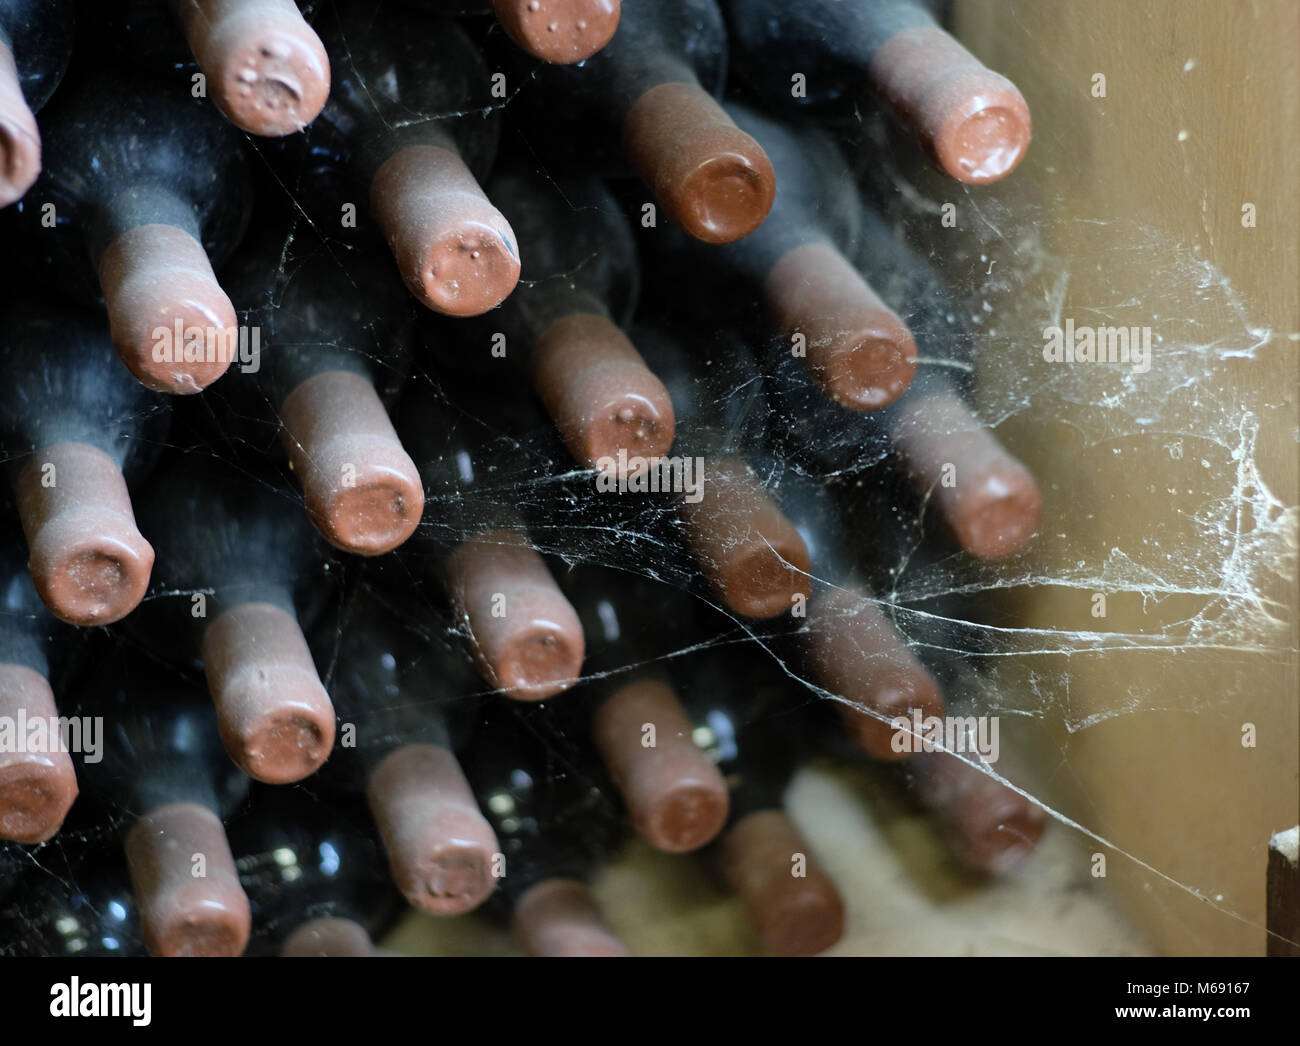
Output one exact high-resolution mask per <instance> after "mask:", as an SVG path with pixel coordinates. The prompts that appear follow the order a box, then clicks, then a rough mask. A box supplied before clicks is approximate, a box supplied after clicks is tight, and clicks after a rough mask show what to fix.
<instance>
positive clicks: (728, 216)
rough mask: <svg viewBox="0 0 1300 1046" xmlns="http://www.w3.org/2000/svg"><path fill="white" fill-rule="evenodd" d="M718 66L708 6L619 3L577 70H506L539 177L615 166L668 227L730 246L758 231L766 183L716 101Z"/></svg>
mask: <svg viewBox="0 0 1300 1046" xmlns="http://www.w3.org/2000/svg"><path fill="white" fill-rule="evenodd" d="M726 64H727V39H726V28H725V26H724V25H723V20H722V14H721V12H720V11H719V10H718V6H717V4H716V2H715V0H679V2H677V3H672V4H664V3H659V2H657V0H626V2H625V3H624V4H623V5H622V13H621V14H620V16H619V25H618V31H617V32H616V33H615V34H614V36H613V38H612V39H611V40H610V41H609V43H608V44H607V45H606V46H605V47H604V49H602V50H601V51H600V52H598V53H597V54H595V55H593V56H592V57H591V58H590V59H588V60H587V61H586V62H584V63H583V64H582V65H581V66H569V65H544V66H541V67H539V68H537V69H534V70H523V69H520V70H519V71H518V74H517V76H516V81H517V83H518V86H519V88H520V90H519V98H518V100H517V102H516V103H515V104H516V105H521V106H522V107H523V109H524V112H523V113H522V114H521V124H520V126H521V131H522V133H523V134H524V136H525V138H526V139H527V141H528V146H529V148H530V150H532V151H535V152H536V153H537V154H539V155H541V156H543V157H545V158H546V159H547V160H548V161H551V160H554V161H555V163H549V164H548V166H551V167H555V166H556V165H557V164H558V165H560V166H568V167H570V168H572V167H574V166H575V165H576V166H579V167H580V168H581V169H582V170H584V171H585V172H599V173H605V174H613V173H621V169H622V167H623V165H624V164H626V165H627V166H629V167H631V168H632V169H633V170H635V171H636V173H637V174H638V175H639V176H640V178H641V180H642V181H643V182H644V183H645V184H646V186H647V187H648V188H649V189H650V191H651V193H652V194H653V195H654V197H655V199H656V200H657V201H658V202H659V205H660V206H661V207H662V208H663V210H664V213H665V214H666V215H667V217H668V218H669V219H670V220H671V221H672V222H673V223H674V224H675V225H677V226H679V227H680V228H681V229H683V230H684V231H685V232H686V233H688V234H689V235H690V236H692V237H694V238H695V239H697V240H702V241H703V242H705V243H731V242H733V241H735V240H739V239H742V238H743V237H745V236H748V235H749V234H750V233H752V232H753V231H754V230H755V229H756V228H758V227H759V226H760V224H762V222H763V220H764V219H765V218H766V217H767V213H768V211H769V210H770V209H771V207H772V195H773V192H774V185H775V182H774V175H773V173H772V164H771V162H770V161H769V160H768V158H767V155H766V154H765V153H764V151H763V148H762V146H761V145H760V144H759V143H757V142H756V141H755V140H754V139H753V138H752V137H751V136H750V135H749V134H746V133H745V132H744V131H743V130H742V129H740V128H738V127H737V126H736V124H735V122H734V121H733V120H732V118H731V117H730V116H729V115H728V114H727V113H726V112H725V111H724V110H723V109H722V107H721V106H720V105H719V104H718V102H717V99H718V98H719V97H721V93H722V88H723V84H724V82H725V80H726ZM533 128H537V129H538V130H537V133H536V134H535V135H534V134H529V131H530V130H531V129H533ZM620 152H621V156H622V157H623V158H624V159H623V160H620V159H619V154H620Z"/></svg>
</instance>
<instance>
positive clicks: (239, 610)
mask: <svg viewBox="0 0 1300 1046" xmlns="http://www.w3.org/2000/svg"><path fill="white" fill-rule="evenodd" d="M295 500H296V499H295V498H294V497H293V496H292V495H290V494H289V493H288V492H287V491H285V490H283V489H281V488H278V487H276V486H274V485H271V484H269V483H266V482H264V481H262V480H261V479H260V478H258V477H257V476H255V475H252V474H249V473H248V472H245V471H241V470H238V469H236V468H235V467H233V466H231V465H227V464H225V463H223V462H220V461H218V460H216V459H197V460H196V458H195V457H194V456H191V455H182V454H177V455H175V456H173V457H171V458H170V459H168V460H167V461H166V462H164V463H163V464H161V465H160V466H159V469H158V471H157V473H156V474H155V476H154V478H153V481H152V482H151V484H150V486H149V487H148V489H147V490H146V491H145V493H144V496H143V497H142V498H141V499H140V518H141V520H142V521H144V522H145V524H146V529H148V530H149V532H150V533H151V534H153V535H154V541H155V545H156V550H157V554H158V559H157V562H156V564H155V567H154V580H153V595H152V597H151V598H150V599H148V600H146V603H145V607H146V608H147V611H148V612H147V613H143V612H142V613H140V614H136V615H133V616H132V617H131V618H130V619H128V621H127V626H128V628H130V630H131V631H132V633H133V634H134V635H135V636H136V637H137V638H138V640H139V641H140V642H141V643H142V644H144V645H146V646H147V647H148V648H149V649H153V650H157V651H158V652H159V653H160V654H161V655H163V656H167V657H170V658H173V659H176V661H177V663H180V664H182V665H191V664H194V663H195V661H196V660H197V661H198V662H201V664H202V667H203V672H204V674H205V676H206V677H207V683H208V690H209V693H211V695H212V700H213V702H214V703H215V704H216V708H217V723H218V727H219V729H220V736H221V740H222V742H223V743H224V744H225V746H226V750H227V751H228V752H229V753H230V758H231V759H233V760H234V761H235V762H236V763H237V764H238V765H239V766H240V767H241V768H242V769H243V770H244V771H245V773H247V774H248V775H249V776H250V777H253V778H256V779H257V780H259V781H265V782H268V783H270V784H286V783H288V782H291V781H298V780H301V779H302V778H304V777H307V776H309V775H310V774H312V773H314V772H315V771H316V769H317V768H318V767H319V766H320V765H321V764H322V763H323V762H324V761H325V760H326V758H327V757H328V756H329V753H330V749H331V748H332V747H333V744H334V709H333V707H332V706H331V704H330V700H329V696H328V695H327V694H326V692H325V687H324V686H323V685H322V683H321V681H320V677H319V676H318V675H317V673H316V667H315V665H314V663H313V662H312V658H311V652H310V650H309V649H308V647H307V641H306V639H305V638H304V637H303V627H302V625H301V624H300V621H302V622H305V623H306V625H307V627H310V625H311V623H312V621H313V620H314V618H315V616H316V615H318V614H319V613H320V612H321V610H322V606H323V602H324V596H325V595H326V594H327V592H328V586H327V584H326V578H325V569H324V565H323V556H322V554H321V552H322V550H321V548H320V545H319V542H318V541H317V540H316V538H315V535H314V532H313V531H312V530H311V528H310V527H309V526H308V525H307V522H306V519H305V518H304V515H303V514H302V513H301V512H300V511H297V510H296V508H297V506H296V505H295Z"/></svg>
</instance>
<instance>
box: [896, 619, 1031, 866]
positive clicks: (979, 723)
mask: <svg viewBox="0 0 1300 1046" xmlns="http://www.w3.org/2000/svg"><path fill="white" fill-rule="evenodd" d="M925 609H926V613H925V614H923V615H920V616H919V617H918V618H917V620H916V622H915V624H914V626H913V631H914V633H915V635H916V638H917V641H918V644H919V645H920V648H921V649H922V651H923V652H922V654H921V657H922V660H923V661H924V662H925V664H926V667H927V669H928V670H929V671H930V672H932V673H933V675H934V677H935V678H936V679H937V680H938V681H939V682H940V684H941V685H942V687H943V690H944V693H945V694H946V695H948V698H949V709H948V715H947V717H946V718H944V719H942V720H939V719H932V720H927V719H924V718H922V717H920V716H914V717H913V728H912V731H911V736H910V737H907V738H905V740H906V741H907V742H910V743H908V744H906V745H903V746H902V747H904V748H905V750H907V751H908V752H910V755H909V756H908V757H907V758H906V759H904V761H903V763H902V764H901V765H902V768H903V771H904V773H905V775H906V779H907V782H908V784H909V786H910V787H911V788H912V790H913V791H914V793H915V794H916V796H917V797H918V798H919V799H920V801H921V803H922V805H923V806H924V807H925V808H926V809H927V810H928V811H929V812H930V813H931V814H932V815H933V816H934V817H935V818H936V819H937V821H938V822H939V825H940V828H941V830H942V832H943V835H944V840H945V842H946V843H947V844H948V846H949V848H950V849H951V850H952V852H953V854H954V856H955V857H956V858H957V859H958V861H960V862H961V863H962V864H963V865H965V866H966V867H967V868H970V869H972V870H974V871H976V872H980V873H983V874H985V875H994V876H996V875H1002V874H1004V873H1006V872H1008V871H1009V870H1010V869H1012V868H1014V867H1015V866H1016V865H1018V864H1019V863H1020V862H1021V861H1023V860H1024V859H1025V858H1026V857H1028V856H1029V854H1030V853H1032V852H1033V850H1034V848H1035V847H1036V846H1037V845H1038V840H1039V839H1040V838H1041V837H1042V834H1043V832H1044V830H1045V829H1046V827H1047V815H1046V812H1045V810H1044V808H1043V807H1042V806H1041V805H1040V804H1039V803H1037V802H1035V801H1034V800H1033V799H1032V798H1031V797H1030V796H1029V794H1028V793H1027V792H1026V791H1025V790H1024V788H1022V787H1021V785H1020V784H1019V783H1018V782H1019V781H1020V779H1021V770H1020V767H1019V766H1018V761H1017V759H1016V755H1015V752H1014V751H1009V750H1008V746H1006V745H1004V744H1003V743H1002V737H1001V722H1000V717H999V715H998V711H997V708H996V699H994V700H990V696H991V695H996V692H997V688H998V685H999V684H998V682H997V680H996V679H994V678H992V677H990V675H988V674H987V673H985V672H983V671H981V664H982V663H987V659H986V658H985V659H982V655H986V654H988V653H989V652H991V650H992V644H991V643H989V642H988V641H987V639H986V638H985V637H984V635H983V633H982V630H981V629H980V628H979V626H974V627H972V626H971V625H970V624H969V622H970V620H971V609H972V608H971V607H970V606H969V603H968V602H966V601H964V600H962V599H961V598H960V597H958V596H956V595H951V594H949V595H944V596H942V597H940V598H938V599H933V600H928V601H927V602H926V604H925ZM900 725H901V724H900Z"/></svg>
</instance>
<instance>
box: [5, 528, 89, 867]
mask: <svg viewBox="0 0 1300 1046" xmlns="http://www.w3.org/2000/svg"><path fill="white" fill-rule="evenodd" d="M63 646H64V644H62V643H60V637H59V633H58V625H57V623H56V622H55V620H54V619H53V618H52V617H51V616H50V615H49V613H48V612H47V611H46V610H45V607H44V606H43V605H42V604H41V601H40V599H39V598H37V595H36V591H35V589H33V588H32V583H31V579H30V577H29V576H28V574H27V569H26V564H24V563H23V562H22V560H21V558H20V557H19V555H18V554H17V549H16V548H15V545H14V544H13V543H10V544H9V545H7V546H6V550H5V552H4V555H3V557H2V558H0V738H4V743H0V840H3V839H10V840H14V841H16V842H20V843H26V844H35V843H43V842H45V841H46V840H47V839H50V838H52V837H53V836H54V835H55V833H56V832H58V830H59V828H60V827H61V826H62V824H63V819H64V818H65V817H66V816H67V813H68V810H69V809H70V808H71V807H72V803H73V801H74V800H75V799H76V798H77V775H76V771H75V770H74V769H73V766H72V757H71V756H70V755H69V754H68V750H67V747H66V745H65V744H64V743H63V738H62V734H61V733H60V732H59V730H58V729H57V727H56V728H55V729H53V730H51V729H50V724H51V723H54V722H55V721H56V720H57V717H58V714H59V711H58V707H57V705H56V704H55V697H54V688H53V686H52V685H51V681H50V675H51V657H53V658H54V659H55V662H56V663H58V662H59V661H60V660H61V659H62V658H61V655H62V654H63V653H64V652H65V651H64V650H62V649H61V647H63ZM5 733H9V736H8V737H4V734H5ZM3 845H4V844H3V843H0V846H3Z"/></svg>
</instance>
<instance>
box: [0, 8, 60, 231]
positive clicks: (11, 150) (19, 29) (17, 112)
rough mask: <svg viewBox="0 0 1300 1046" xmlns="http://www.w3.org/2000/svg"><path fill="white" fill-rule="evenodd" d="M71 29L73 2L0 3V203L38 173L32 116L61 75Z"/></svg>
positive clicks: (11, 197) (9, 200) (5, 202)
mask: <svg viewBox="0 0 1300 1046" xmlns="http://www.w3.org/2000/svg"><path fill="white" fill-rule="evenodd" d="M74 29H75V19H74V13H73V5H72V0H2V2H0V207H8V206H9V205H10V204H11V203H13V202H14V201H15V200H19V199H21V198H22V197H23V194H24V193H26V192H27V190H28V189H30V188H31V187H32V183H33V182H35V181H36V178H37V176H38V175H39V174H40V173H41V133H40V129H39V128H38V127H37V126H36V116H35V114H36V113H39V112H40V111H41V108H42V107H43V106H44V105H45V103H46V102H48V101H49V100H50V95H52V94H53V93H54V89H55V88H56V87H58V86H59V82H60V81H61V80H62V79H63V74H64V72H65V71H66V70H67V68H68V60H69V59H70V58H71V57H72V41H73V36H74Z"/></svg>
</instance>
